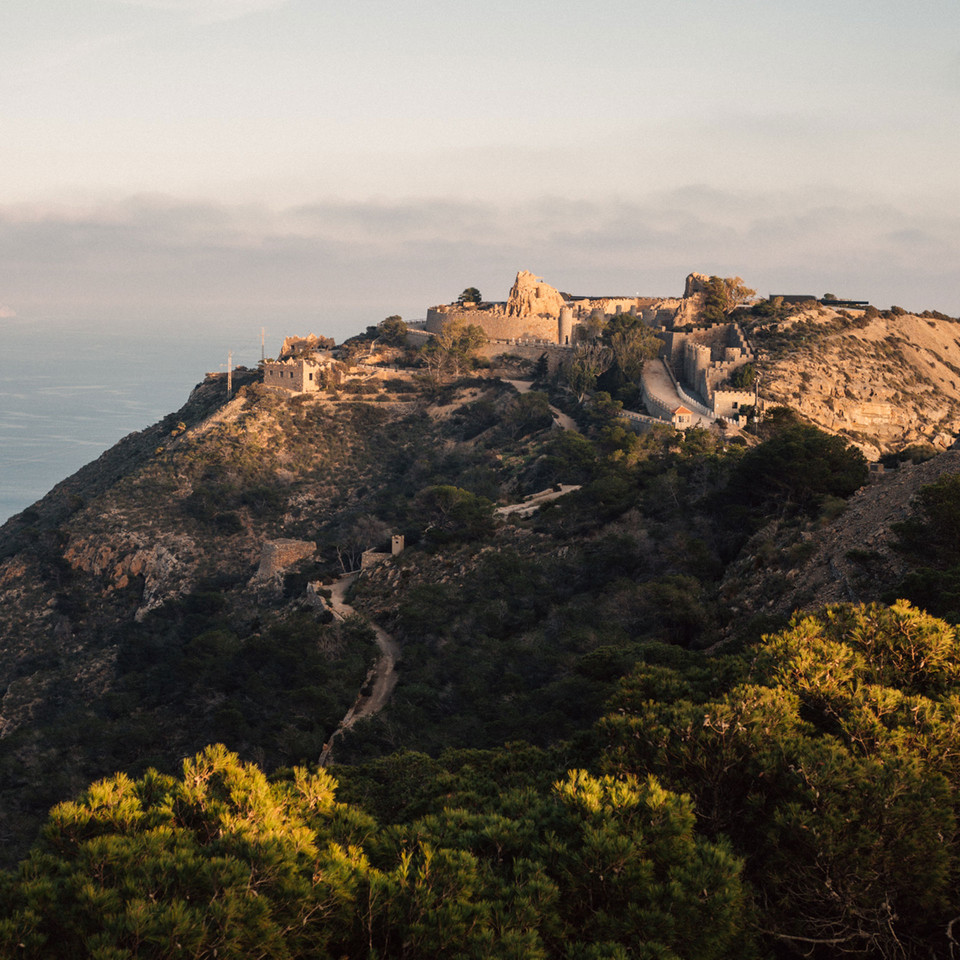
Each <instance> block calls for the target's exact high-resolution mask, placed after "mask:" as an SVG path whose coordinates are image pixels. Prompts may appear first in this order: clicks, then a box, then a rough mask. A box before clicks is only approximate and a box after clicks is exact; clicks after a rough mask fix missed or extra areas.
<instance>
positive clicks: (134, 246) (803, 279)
mask: <svg viewBox="0 0 960 960" xmlns="http://www.w3.org/2000/svg"><path fill="white" fill-rule="evenodd" d="M958 102H960V7H958V5H957V0H915V2H913V3H909V4H907V3H904V2H903V0H896V2H894V0H805V2H803V3H799V2H797V0H790V2H782V0H763V2H760V0H725V2H723V3H719V4H718V3H716V2H707V0H672V2H666V0H658V2H657V3H652V2H647V0H607V2H606V3H604V4H602V5H600V6H599V9H598V8H597V5H588V4H585V3H583V2H577V3H571V2H566V0H551V2H549V3H548V2H545V0H510V2H509V3H508V2H505V0H503V2H501V0H471V2H469V3H467V2H462V0H443V2H442V3H441V2H435V0H418V2H416V3H415V4H414V3H410V2H404V0H390V2H386V0H354V2H352V3H349V4H347V3H342V2H340V3H333V2H330V0H4V2H3V4H2V11H0V170H2V176H0V317H2V316H4V315H7V316H9V315H10V314H16V315H17V316H18V317H19V318H21V320H22V319H25V318H29V319H36V320H38V321H44V320H52V319H56V320H64V319H67V320H69V319H71V318H77V319H81V318H90V319H98V320H102V321H104V322H113V323H117V322H124V323H129V324H137V323H149V324H151V325H153V326H156V325H158V324H169V325H170V326H171V328H175V327H179V326H182V327H189V326H190V325H193V324H196V323H198V322H204V323H208V324H210V325H211V326H218V327H224V328H226V327H227V326H229V325H230V324H233V323H236V324H239V325H242V326H244V327H245V328H249V327H250V325H256V326H257V328H259V326H260V325H263V324H266V325H267V326H268V329H271V332H276V333H277V334H278V335H279V334H281V333H282V331H283V330H287V331H289V332H307V331H308V330H313V331H315V332H318V333H330V334H333V335H335V336H337V337H338V338H339V337H343V336H346V335H348V334H350V333H352V332H354V331H355V330H356V329H357V328H358V327H361V326H363V325H365V324H366V323H372V322H376V321H377V320H379V319H382V318H383V317H384V316H386V315H387V314H388V313H395V312H399V313H401V314H402V315H404V316H405V317H407V318H410V319H415V318H417V317H422V316H423V315H424V312H425V308H426V307H427V306H428V305H430V304H432V303H436V302H442V301H447V300H450V299H453V298H455V297H456V295H457V294H458V293H459V292H460V290H462V289H463V288H464V287H465V286H468V285H472V286H478V287H479V288H480V289H481V290H482V292H483V293H484V294H485V295H486V296H489V297H491V298H503V297H505V296H506V293H507V290H508V288H509V286H510V283H511V282H512V280H513V275H514V273H515V272H516V270H517V269H519V268H523V269H530V270H533V271H535V272H537V273H539V274H540V275H541V276H543V277H545V278H546V279H547V280H548V282H550V283H553V284H554V285H555V286H558V287H560V288H561V289H564V290H568V291H570V292H572V293H583V294H604V293H611V294H628V293H636V292H639V293H641V294H649V295H676V294H678V293H679V292H680V291H681V290H682V286H683V278H684V276H685V275H686V274H687V273H688V272H690V271H691V270H698V271H701V272H706V273H721V274H724V275H729V274H739V275H742V276H743V277H744V278H745V279H746V280H747V282H748V283H749V284H750V285H751V286H755V287H757V288H758V290H759V291H760V292H761V293H764V294H766V293H769V292H798V293H814V294H823V293H824V292H827V291H829V292H831V293H835V294H837V295H838V296H841V297H843V296H848V297H857V298H869V299H870V300H872V301H873V302H875V303H877V304H878V305H880V306H888V305H890V304H891V303H897V304H901V305H903V306H905V307H908V308H915V309H924V308H931V309H940V310H944V311H946V312H948V313H951V314H953V315H957V314H960V280H958V266H957V265H958V264H960V173H958V157H960V110H958Z"/></svg>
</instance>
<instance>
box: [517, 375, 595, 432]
mask: <svg viewBox="0 0 960 960" xmlns="http://www.w3.org/2000/svg"><path fill="white" fill-rule="evenodd" d="M503 382H504V383H509V384H510V386H511V387H513V388H514V390H516V391H517V393H527V392H528V391H529V390H530V388H531V387H532V386H533V384H532V383H531V382H530V381H529V380H504V381H503ZM550 412H551V413H552V414H553V419H554V420H556V421H557V423H559V424H560V426H561V427H562V428H563V429H564V430H572V431H573V432H574V433H579V432H580V431H579V430H578V429H577V423H576V421H575V420H574V419H573V417H568V416H567V414H565V413H564V412H563V411H562V410H558V409H557V408H556V407H553V406H551V407H550Z"/></svg>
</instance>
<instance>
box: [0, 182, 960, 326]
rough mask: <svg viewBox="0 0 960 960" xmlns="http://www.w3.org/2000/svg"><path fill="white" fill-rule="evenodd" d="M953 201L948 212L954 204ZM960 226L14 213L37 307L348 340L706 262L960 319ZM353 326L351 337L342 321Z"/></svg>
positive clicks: (481, 206)
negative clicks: (368, 331)
mask: <svg viewBox="0 0 960 960" xmlns="http://www.w3.org/2000/svg"><path fill="white" fill-rule="evenodd" d="M944 209H947V208H946V207H944ZM958 259H960V216H957V215H954V214H948V213H942V214H936V215H935V214H931V212H930V210H929V209H927V208H926V207H925V206H924V205H923V204H921V203H919V202H917V203H914V204H912V205H904V206H902V207H898V206H895V205H893V204H889V203H880V202H877V201H876V200H875V199H874V198H871V197H869V196H865V195H864V196H857V195H852V194H848V195H843V194H832V195H827V194H826V193H825V192H824V191H817V190H812V189H811V190H809V191H794V192H793V193H789V194H762V193H755V194H748V193H737V192H733V191H721V190H717V189H714V188H706V187H698V186H696V185H692V186H690V187H687V188H684V189H683V190H676V191H672V192H669V193H661V194H651V195H650V196H648V197H646V198H643V199H642V200H637V201H632V202H620V201H617V200H614V199H611V200H608V201H583V200H571V199H568V198H560V197H543V198H539V199H537V200H533V201H529V202H526V203H522V204H517V205H512V206H511V205H506V204H504V205H498V204H492V203H483V202H461V201H456V200H449V199H443V198H433V199H429V198H428V199H414V200H405V201H397V202H384V201H371V202H366V203H357V202H340V201H325V202H316V203H309V204H302V205H297V206H291V207H287V208H284V209H270V208H267V207H263V206H249V205H248V206H240V205H238V206H229V205H223V204H216V203H208V202H203V201H190V202H188V201H183V200H178V199H175V198H170V197H161V196H142V197H130V198H127V199H124V200H122V201H117V202H114V203H105V204H99V205H94V204H91V205H88V206H82V207H76V206H74V207H67V206H57V205H46V206H44V205H34V206H29V207H28V206H23V205H19V206H7V207H0V291H2V292H3V294H4V295H5V297H6V298H7V300H8V301H10V302H16V303H17V304H18V310H19V312H20V314H21V315H23V316H26V315H28V314H29V315H30V316H37V317H51V316H57V317H59V318H61V319H63V318H69V317H73V316H76V317H83V318H85V319H96V318H98V317H103V318H114V319H124V318H126V319H127V320H129V322H149V323H151V324H157V323H164V322H167V323H175V322H176V321H177V320H178V319H180V320H184V321H189V320H191V319H192V318H198V317H202V318H204V319H206V320H209V322H211V323H218V324H227V323H230V322H232V320H238V321H240V320H242V321H244V322H251V321H254V320H256V318H258V317H259V318H274V319H276V320H277V321H278V322H282V323H301V320H300V318H302V323H301V325H303V324H306V323H308V321H309V323H312V324H313V325H314V326H318V325H320V326H323V325H326V327H327V329H328V331H329V332H331V333H333V334H334V335H345V334H348V333H350V332H353V330H355V329H356V327H357V326H358V325H362V324H364V323H368V322H374V321H376V320H379V319H382V317H383V316H386V315H388V314H390V313H397V312H399V313H401V314H402V315H404V316H405V317H407V318H408V319H415V318H417V317H422V316H423V315H424V312H425V309H426V307H427V306H428V305H430V304H432V303H437V302H443V301H447V300H450V299H453V298H454V297H455V296H456V295H457V294H458V293H459V291H460V290H462V289H463V288H464V287H465V286H477V287H479V288H480V289H481V290H482V292H483V293H484V294H485V295H486V296H489V297H495V298H502V297H505V296H506V293H507V291H508V289H509V286H510V284H511V282H512V280H513V274H514V272H515V271H516V270H517V269H521V268H522V269H530V270H534V271H537V272H539V273H540V275H541V276H543V277H544V278H545V279H546V280H547V281H548V282H550V283H552V284H554V285H556V286H558V287H560V288H561V289H564V290H567V291H569V292H571V293H584V294H603V293H617V294H624V295H626V294H633V293H640V294H646V295H660V296H669V295H678V294H679V293H680V292H681V291H682V289H683V280H684V277H685V276H686V274H687V273H689V272H690V271H692V270H697V271H701V272H705V273H717V274H722V275H732V274H737V275H740V276H743V277H744V278H745V279H746V281H747V282H748V284H749V285H750V286H753V287H756V288H757V289H758V291H759V292H760V293H763V294H766V293H771V292H798V293H813V294H822V293H823V292H824V291H826V290H830V291H833V292H835V293H836V294H837V295H838V296H843V297H848V296H849V297H856V298H862V299H869V300H871V301H873V302H874V303H877V304H878V305H880V306H885V305H889V304H891V303H898V304H901V305H903V306H905V307H908V308H915V309H925V308H930V309H940V310H943V311H945V312H947V313H950V314H952V315H956V314H958V313H960V289H958V284H957V279H956V276H955V272H954V271H953V270H952V269H951V265H952V264H953V263H956V262H957V260H958ZM338 326H339V327H340V329H335V328H336V327H338Z"/></svg>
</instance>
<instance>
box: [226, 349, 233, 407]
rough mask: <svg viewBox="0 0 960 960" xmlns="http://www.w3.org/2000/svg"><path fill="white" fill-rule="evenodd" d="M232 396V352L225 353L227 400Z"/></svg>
mask: <svg viewBox="0 0 960 960" xmlns="http://www.w3.org/2000/svg"><path fill="white" fill-rule="evenodd" d="M232 396H233V351H232V350H228V351H227V399H228V400H229V399H230V398H231V397H232Z"/></svg>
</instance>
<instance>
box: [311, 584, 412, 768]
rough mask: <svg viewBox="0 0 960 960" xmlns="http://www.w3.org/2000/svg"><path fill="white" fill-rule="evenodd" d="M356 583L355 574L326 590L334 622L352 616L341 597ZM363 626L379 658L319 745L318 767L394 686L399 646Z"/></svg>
mask: <svg viewBox="0 0 960 960" xmlns="http://www.w3.org/2000/svg"><path fill="white" fill-rule="evenodd" d="M356 579H357V574H356V573H351V574H348V575H347V576H344V577H340V578H339V579H338V580H337V581H336V582H334V583H333V585H332V586H331V587H330V593H331V597H330V601H329V603H330V609H331V610H332V611H333V615H334V616H335V617H336V618H337V619H338V620H345V619H346V618H347V617H351V616H353V615H354V614H356V612H357V611H356V610H354V609H353V607H351V606H350V604H348V603H345V602H344V599H343V598H344V595H345V594H346V592H347V590H348V589H349V588H350V586H351V585H352V584H353V582H354V581H355V580H356ZM367 623H368V624H369V625H370V627H371V628H372V629H373V632H374V633H375V634H376V641H377V646H378V647H379V648H380V656H379V657H378V658H377V662H376V663H375V664H374V665H373V666H372V667H371V668H370V672H369V673H368V674H367V679H366V680H365V681H364V683H363V686H362V687H361V688H360V692H359V693H358V694H357V699H356V700H355V701H354V702H353V706H352V707H351V708H350V709H349V710H348V711H347V712H346V714H344V717H343V719H342V720H341V721H340V723H339V725H338V726H337V729H336V730H334V732H333V734H332V735H331V736H330V739H329V740H328V741H327V742H326V743H325V744H324V745H323V752H322V753H321V754H320V760H319V764H320V766H321V767H325V766H326V765H327V764H328V763H329V762H330V759H331V754H332V752H333V743H334V741H335V740H336V739H337V737H339V736H340V734H342V733H343V732H344V730H349V729H350V728H351V727H353V725H354V724H355V723H356V722H357V721H358V720H365V719H366V718H367V717H372V716H373V715H374V714H376V713H379V712H380V711H381V710H382V709H383V708H384V706H385V705H386V702H387V700H389V699H390V694H391V693H392V692H393V688H394V687H395V686H396V685H397V661H398V660H399V659H400V644H398V643H397V641H396V640H394V639H393V637H391V636H390V634H389V633H387V631H386V630H384V629H382V628H381V627H378V626H377V624H375V623H373V622H372V621H370V620H368V621H367Z"/></svg>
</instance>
